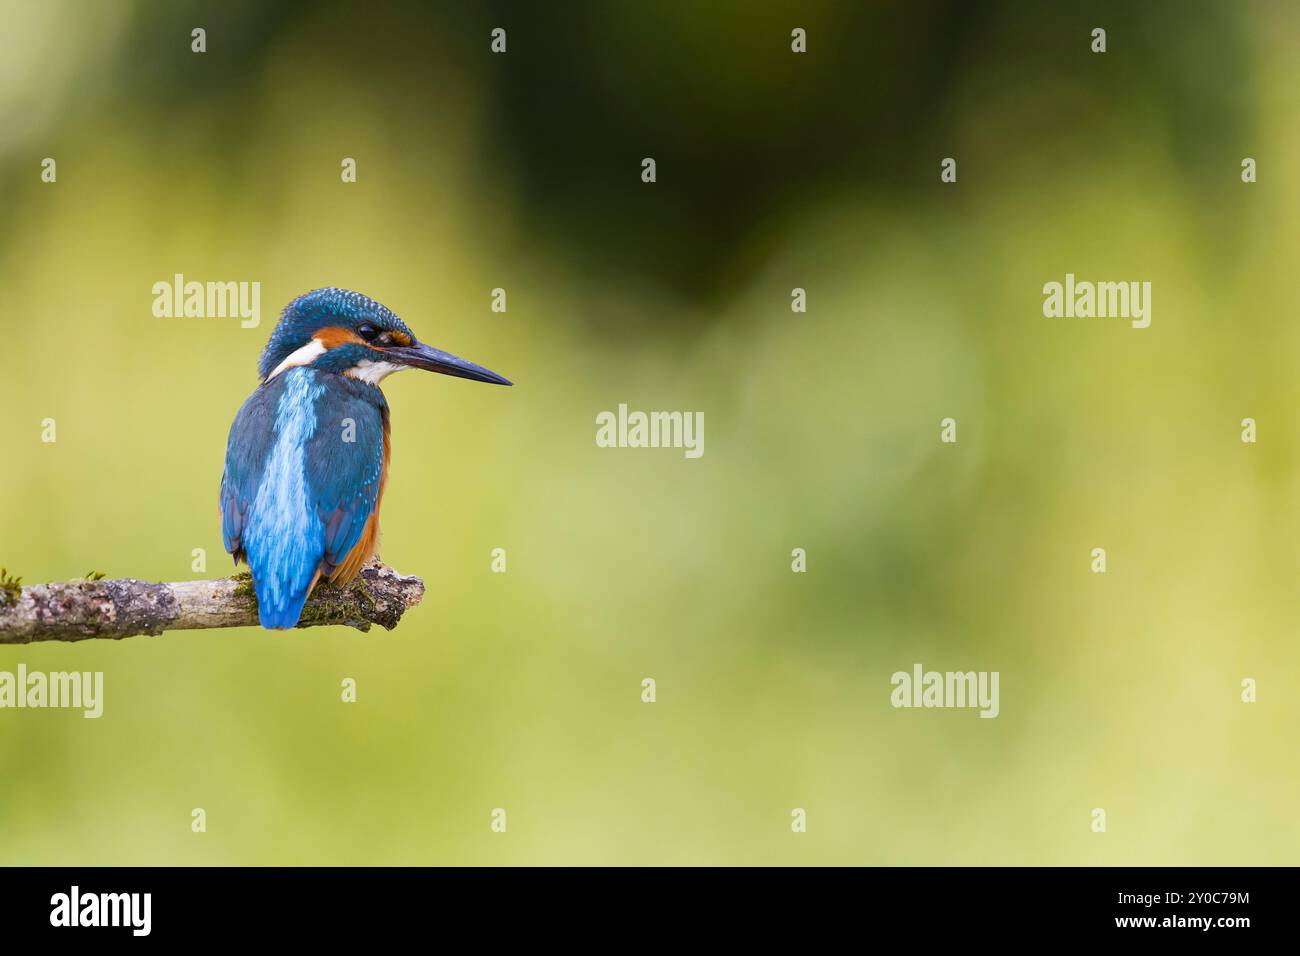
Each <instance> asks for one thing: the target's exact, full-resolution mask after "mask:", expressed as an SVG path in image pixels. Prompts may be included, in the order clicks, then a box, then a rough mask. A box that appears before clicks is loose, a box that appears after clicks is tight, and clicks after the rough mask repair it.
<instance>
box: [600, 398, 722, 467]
mask: <svg viewBox="0 0 1300 956" xmlns="http://www.w3.org/2000/svg"><path fill="white" fill-rule="evenodd" d="M596 445H597V446H598V447H600V448H682V449H685V452H684V453H685V455H686V457H687V458H699V457H700V456H701V455H703V454H704V413H703V412H636V411H633V412H629V411H628V410H627V405H626V404H621V405H619V406H618V412H617V413H615V412H608V411H606V412H600V413H599V414H597V415H596Z"/></svg>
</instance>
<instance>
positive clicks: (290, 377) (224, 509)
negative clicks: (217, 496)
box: [221, 289, 400, 628]
mask: <svg viewBox="0 0 1300 956" xmlns="http://www.w3.org/2000/svg"><path fill="white" fill-rule="evenodd" d="M313 297H319V299H320V301H316V302H313V304H311V305H310V306H309V307H308V308H305V309H304V310H302V311H300V312H299V313H296V315H297V317H296V318H294V319H293V321H320V322H321V325H319V326H317V327H323V326H325V325H330V324H333V322H336V321H337V319H334V320H330V319H328V318H325V317H326V316H327V315H329V314H330V310H331V309H333V310H337V309H341V308H363V307H364V308H378V309H383V307H382V306H378V305H377V304H376V303H373V302H371V300H369V299H366V298H365V296H360V295H357V294H356V293H347V292H342V291H341V290H335V289H327V290H321V291H320V292H316V293H308V294H307V295H305V296H302V297H301V298H300V299H298V300H295V302H297V303H302V302H304V300H308V299H312V298H313ZM361 303H366V304H368V305H364V306H363V305H362V304H361ZM292 308H293V306H292V305H291V306H290V309H292ZM290 309H286V310H285V317H283V318H281V320H280V325H279V326H278V327H277V329H276V332H275V335H273V336H272V338H271V344H268V346H267V351H266V353H265V354H264V355H263V357H262V366H263V369H264V372H263V374H266V372H267V371H269V370H270V369H273V368H275V366H276V365H278V364H279V362H280V361H282V360H283V356H281V357H279V358H275V357H274V354H275V353H274V352H273V347H274V343H275V342H276V338H277V336H280V334H281V332H282V330H283V328H284V325H285V321H286V318H288V317H289V314H290ZM384 311H385V312H387V310H386V309H385V310H384ZM335 314H337V313H335ZM389 315H391V313H389ZM307 316H315V317H316V318H315V319H309V318H307ZM392 319H396V316H392ZM390 321H391V320H390ZM397 321H399V322H400V320H397ZM394 327H395V326H394ZM307 334H308V335H310V333H307ZM300 344H301V341H298V342H296V343H295V344H293V345H292V346H290V347H289V348H288V351H285V352H284V354H285V355H287V354H289V353H290V352H292V351H293V349H294V348H297V347H298V345H300ZM268 361H269V362H270V363H271V364H270V366H269V368H268V367H267V363H268ZM387 417H388V404H387V402H386V401H385V400H384V396H383V393H382V392H380V391H379V389H378V388H375V387H374V386H371V385H367V384H365V383H363V382H358V381H354V380H353V379H349V378H345V377H343V376H340V375H332V374H329V373H326V372H320V371H317V370H314V369H312V368H307V367H294V368H290V369H287V370H286V371H284V372H282V373H281V374H279V375H277V376H276V377H275V378H273V379H271V380H270V381H269V382H265V383H264V384H263V385H262V386H261V387H259V388H258V389H257V391H255V392H254V393H253V394H252V395H251V396H250V397H249V398H248V400H247V401H246V402H245V403H244V405H243V407H242V408H240V410H239V413H238V414H237V415H236V416H235V421H234V423H233V424H232V425H231V429H230V441H229V445H228V447H227V451H226V468H225V473H224V474H223V476H222V479H221V513H222V535H223V537H224V539H225V545H226V550H227V551H229V552H231V553H232V554H233V555H235V559H236V561H238V560H239V558H240V557H241V556H243V557H246V558H247V561H248V565H249V568H250V569H251V570H252V572H253V584H254V588H255V590H256V593H257V602H258V613H259V615H260V619H261V623H262V626H263V627H268V628H287V627H293V626H294V625H295V624H297V623H298V619H299V617H300V616H301V614H302V608H303V604H304V603H305V602H306V600H307V594H308V592H309V591H310V589H311V586H312V584H313V583H314V581H315V579H316V576H317V574H318V573H320V574H322V575H325V576H328V575H329V574H331V573H332V572H333V571H334V569H335V567H336V566H337V565H339V564H340V563H341V562H342V561H343V560H344V558H346V557H347V555H348V553H349V552H350V551H351V550H352V549H353V548H355V547H356V546H357V544H358V542H359V541H360V540H361V536H362V534H363V533H364V531H365V528H366V522H367V521H368V520H369V518H370V516H371V514H372V513H373V512H374V510H375V509H376V507H377V505H378V497H379V490H380V485H381V483H382V480H383V467H384V465H383V454H384V428H385V424H386V422H387Z"/></svg>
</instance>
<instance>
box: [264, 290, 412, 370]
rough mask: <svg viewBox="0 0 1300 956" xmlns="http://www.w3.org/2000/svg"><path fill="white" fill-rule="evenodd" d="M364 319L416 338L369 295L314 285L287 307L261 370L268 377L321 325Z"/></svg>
mask: <svg viewBox="0 0 1300 956" xmlns="http://www.w3.org/2000/svg"><path fill="white" fill-rule="evenodd" d="M363 322H370V323H373V324H374V325H375V326H377V327H379V328H381V329H394V330H396V331H399V332H405V333H406V334H407V335H410V336H411V337H412V338H414V335H413V334H412V333H411V330H410V329H409V328H408V327H407V325H406V323H405V322H403V321H402V320H401V319H400V318H398V317H397V314H396V313H394V312H393V311H392V310H391V309H389V308H388V307H387V306H384V305H381V304H380V303H378V302H376V301H375V300H374V299H372V298H370V296H368V295H362V294H361V293H360V292H352V291H350V290H348V289H333V288H331V289H313V290H312V291H311V292H305V293H303V294H302V295H300V296H298V298H296V299H294V300H293V301H292V302H290V303H289V304H288V305H286V306H285V307H284V311H283V312H281V313H280V319H279V321H278V322H276V324H275V330H274V331H272V332H271V337H270V338H269V339H268V340H267V342H266V348H265V349H263V350H262V358H261V360H260V361H259V362H258V365H257V373H258V375H259V376H260V377H261V378H266V377H267V376H268V375H270V374H271V372H272V371H273V370H274V369H275V367H276V366H278V365H279V364H280V363H281V362H283V361H284V360H285V358H286V357H287V356H289V355H291V354H293V351H294V350H295V349H297V348H298V347H299V346H301V345H302V344H303V343H304V342H306V341H308V340H309V339H310V338H311V336H312V333H314V332H316V331H317V330H319V329H323V328H326V327H328V326H331V325H347V326H356V325H360V324H361V323H363Z"/></svg>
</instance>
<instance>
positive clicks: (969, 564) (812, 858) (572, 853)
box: [0, 0, 1300, 864]
mask: <svg viewBox="0 0 1300 956" xmlns="http://www.w3.org/2000/svg"><path fill="white" fill-rule="evenodd" d="M0 25H2V27H0V210H3V215H2V216H0V291H2V292H3V298H2V299H0V303H2V304H0V325H2V327H3V331H4V358H5V362H4V374H3V376H0V397H2V398H3V407H4V414H3V415H2V416H0V460H2V462H3V464H2V465H0V501H2V502H3V505H4V506H3V507H0V564H2V565H4V566H5V567H7V568H9V569H10V570H11V571H13V572H16V573H19V574H21V575H22V576H23V578H24V579H25V581H27V582H28V583H32V582H38V581H46V580H62V579H69V578H75V577H78V576H80V575H82V574H84V573H86V572H87V571H89V570H91V569H97V570H102V571H104V572H106V573H107V574H108V575H109V576H110V577H122V576H132V577H139V578H146V579H155V580H178V579H185V578H202V577H213V576H219V575H223V574H226V573H228V570H227V569H228V565H227V564H226V560H227V559H226V556H225V555H224V552H223V551H222V547H221V537H220V528H219V521H218V516H217V504H216V500H217V487H218V482H219V479H220V474H221V468H222V459H223V454H224V448H225V441H226V434H227V429H228V427H229V423H230V420H231V418H232V417H233V415H234V413H235V411H236V409H237V408H238V407H239V405H240V403H241V402H242V401H243V400H244V398H245V397H246V396H247V394H248V393H249V392H250V391H251V390H252V389H253V388H254V386H255V385H256V376H255V368H256V360H257V356H258V354H259V352H260V350H261V348H262V345H263V343H264V341H265V338H266V336H267V335H268V334H269V332H270V329H271V325H272V323H273V321H274V318H275V315H276V314H277V313H278V310H279V309H280V308H281V307H282V306H283V304H284V303H286V302H287V301H289V300H290V299H291V298H292V297H294V296H295V295H297V294H299V293H301V292H304V291H306V290H309V289H313V288H317V287H320V286H326V285H337V286H343V287H348V288H353V289H357V290H359V291H362V292H365V293H367V294H370V295H372V296H374V297H375V298H377V299H378V300H379V301H381V302H383V303H384V304H386V305H388V306H390V307H391V308H393V309H394V310H395V311H396V312H398V314H400V315H401V316H402V317H403V318H404V319H405V320H406V321H407V322H408V323H409V324H410V325H411V326H412V327H413V328H414V329H415V331H416V332H417V334H419V335H420V337H421V338H422V339H424V340H426V341H429V342H431V343H433V344H435V345H438V346H440V347H443V348H446V349H449V350H451V351H453V352H455V353H456V354H459V355H463V356H465V357H467V358H469V359H471V360H473V361H476V362H481V363H483V364H485V365H487V366H488V367H490V368H492V369H495V370H497V371H499V372H501V373H503V374H505V375H507V376H508V377H510V378H512V379H513V380H514V381H515V382H516V383H517V385H516V387H515V388H513V389H492V388H487V387H482V386H475V385H471V384H469V383H465V382H460V381H456V380H452V379H445V378H435V377H433V376H422V375H418V374H416V373H411V374H409V375H405V376H398V377H396V378H393V379H390V380H389V381H388V382H387V383H386V386H385V390H386V392H387V395H388V398H389V402H390V404H391V406H392V408H393V447H394V455H393V466H392V472H391V475H390V480H389V483H388V490H387V494H386V498H385V506H384V521H383V526H384V537H383V543H382V554H383V557H384V559H385V560H386V561H388V562H389V563H391V564H392V565H394V566H395V567H397V568H398V569H400V570H401V571H403V572H406V573H417V574H420V575H423V576H424V578H425V580H426V581H427V583H428V586H429V591H428V595H427V597H426V600H425V602H424V604H423V605H422V606H421V607H420V608H418V609H416V610H415V611H413V612H412V613H411V614H410V615H409V616H408V617H407V618H406V619H405V620H404V621H403V623H402V624H401V626H400V627H399V628H398V629H397V630H396V631H394V632H392V633H385V632H382V631H376V632H372V633H371V634H368V635H363V634H360V633H357V632H354V631H350V630H346V629H338V628H329V629H315V630H307V631H300V632H293V633H289V634H279V633H275V634H268V633H265V632H262V631H260V630H257V629H245V630H238V631H225V632H215V631H208V632H174V633H169V634H167V635H164V636H161V637H157V638H135V639H131V640H126V641H122V642H87V643H83V644H79V645H45V646H40V645H33V646H29V647H9V646H6V647H0V669H7V670H13V669H15V668H16V666H17V664H18V663H19V662H24V663H26V665H27V666H28V667H29V668H31V669H45V670H65V669H77V670H102V671H104V673H105V678H104V680H105V713H104V716H103V717H102V718H101V719H99V720H86V719H83V718H82V717H81V715H80V713H78V712H67V711H54V710H46V711H31V710H27V711H13V710H7V711H0V863H3V864H147V863H174V864H424V863H430V864H466V863H468V864H704V863H731V864H765V863H777V864H800V863H819V864H920V863H941V864H977V863H981V864H989V863H991V864H1072V863H1084V864H1230V863H1232V864H1282V863H1294V862H1295V860H1296V854H1297V849H1300V836H1297V830H1296V825H1295V819H1294V814H1295V808H1296V807H1297V806H1300V767H1298V766H1297V762H1296V756H1295V754H1296V743H1295V742H1296V729H1297V726H1300V724H1298V719H1300V705H1298V704H1297V697H1296V695H1295V686H1296V680H1297V675H1298V673H1300V671H1298V668H1297V665H1298V664H1300V659H1298V658H1300V654H1298V653H1297V640H1296V630H1297V628H1296V621H1297V620H1298V619H1300V595H1298V594H1297V589H1296V586H1295V582H1296V580H1297V571H1298V570H1300V568H1298V567H1297V564H1298V562H1297V548H1296V542H1297V540H1300V497H1297V495H1296V481H1295V475H1296V471H1297V468H1298V467H1300V453H1298V449H1300V421H1297V419H1296V416H1295V415H1294V409H1296V408H1297V407H1298V406H1300V385H1298V384H1297V379H1296V376H1295V374H1294V372H1293V367H1294V364H1295V362H1294V357H1295V356H1296V355H1297V354H1300V328H1298V327H1297V323H1296V322H1295V321H1294V319H1295V309H1296V303H1297V296H1296V292H1295V281H1296V280H1295V263H1296V262H1297V252H1300V248H1298V246H1300V238H1297V232H1296V229H1295V222H1296V220H1297V218H1298V217H1300V194H1298V193H1297V178H1296V176H1295V175H1294V172H1295V158H1296V157H1297V156H1298V155H1300V127H1298V125H1297V123H1296V117H1297V116H1300V94H1298V93H1297V91H1298V90H1300V55H1298V54H1300V50H1298V49H1297V47H1298V45H1300V44H1298V43H1297V37H1298V36H1300V32H1298V29H1300V10H1297V9H1296V7H1295V5H1294V4H1287V3H1281V2H1279V3H1263V2H1260V3H1240V4H1235V3H1226V2H1225V3H1208V2H1199V3H1184V2H1172V0H1170V2H1152V3H1143V4H1130V3H1121V2H1113V3H1107V2H1096V3H1089V4H1072V5H1064V4H1033V3H1028V2H1025V3H978V2H957V0H953V2H950V3H917V4H912V3H901V2H900V3H885V2H878V3H861V2H860V3H847V2H844V3H840V2H825V3H816V4H809V3H797V4H796V3H788V4H784V3H753V2H740V0H730V2H711V3H708V4H703V3H686V2H672V3H669V2H662V0H660V2H636V3H633V2H595V0H593V2H582V3H579V2H559V3H546V4H542V3H521V4H517V5H516V4H500V3H496V4H486V3H484V4H480V3H468V2H466V3H454V4H453V3H446V4H434V5H426V4H416V3H411V4H398V3H384V2H378V3H367V4H351V3H342V2H338V3H310V4H309V3H300V4H295V3H287V2H286V3H278V4H274V5H272V4H262V3H254V2H235V3H231V2H227V3H220V4H217V3H212V4H206V5H205V4H196V3H185V2H161V0H159V2H148V3H143V2H142V3H134V4H132V3H113V4H100V3H90V2H46V3H41V4H35V3H18V2H9V0H4V2H0ZM196 26H201V27H204V28H205V29H206V30H207V45H208V52H207V53H206V54H203V55H196V54H194V53H191V52H190V30H191V29H192V28H193V27H196ZM496 26H501V27H504V28H505V29H506V30H507V31H508V34H507V35H508V53H507V54H506V55H504V56H496V55H492V54H491V53H490V52H489V31H490V30H491V29H492V28H493V27H496ZM1096 26H1102V27H1105V28H1106V29H1107V31H1108V46H1109V52H1107V53H1106V54H1105V55H1094V54H1092V53H1091V52H1090V51H1089V34H1090V31H1091V30H1092V28H1093V27H1096ZM794 27H803V28H804V29H806V30H807V32H808V47H809V52H808V53H807V54H805V55H802V56H797V55H794V54H792V53H791V52H790V45H789V44H790V31H791V29H792V28H794ZM645 156H653V157H655V159H656V160H657V163H658V182H657V183H655V184H653V185H646V184H643V183H642V182H641V181H640V161H641V159H642V157H645ZM946 156H953V157H956V158H957V159H958V163H959V169H958V172H959V180H958V182H957V183H956V184H953V185H943V184H941V183H940V182H939V162H940V160H941V159H942V158H943V157H946ZM1246 156H1250V157H1254V158H1255V159H1257V160H1258V162H1259V182H1258V183H1256V184H1253V185H1246V184H1243V183H1242V182H1241V179H1240V164H1241V160H1242V158H1243V157H1246ZM45 157H53V158H55V159H56V160H57V163H58V181H57V183H55V184H47V183H42V182H41V180H40V163H41V160H42V159H43V158H45ZM343 157H353V158H355V159H356V160H357V164H358V182H357V183H355V184H352V185H344V184H342V183H341V182H340V177H339V172H340V161H341V160H342V158H343ZM177 272H181V273H184V274H185V276H186V278H187V279H194V280H198V281H208V280H214V281H260V282H261V283H262V312H263V315H262V325H261V327H259V328H257V329H242V328H240V327H239V323H238V321H237V320H234V319H184V318H178V319H155V318H154V317H153V316H152V314H151V305H152V293H151V287H152V285H153V283H155V282H158V281H169V280H170V278H171V276H172V275H173V274H174V273H177ZM1066 272H1073V273H1075V274H1076V275H1077V276H1079V278H1080V279H1094V280H1101V279H1107V280H1145V281H1150V282H1151V283H1152V286H1153V293H1152V295H1153V313H1152V315H1153V321H1152V325H1151V327H1150V328H1149V329H1146V330H1135V329H1131V328H1129V326H1128V323H1127V322H1126V321H1123V320H1052V319H1047V318H1044V317H1043V315H1042V292H1041V290H1042V286H1043V284H1044V283H1045V282H1048V281H1053V280H1055V281H1061V280H1062V279H1063V277H1064V275H1065V273H1066ZM796 286H798V287H803V288H806V289H807V290H808V312H807V313H806V314H793V313H792V312H791V310H790V290H791V289H792V288H794V287H796ZM495 287H503V288H505V289H506V290H507V294H508V305H509V311H508V312H506V313H504V314H500V313H494V312H492V311H490V309H489V304H490V291H491V290H492V289H493V288H495ZM620 402H626V403H628V404H629V405H630V406H631V407H632V408H634V409H644V410H652V409H688V410H699V411H703V412H704V413H705V419H706V430H705V439H706V445H705V454H704V456H703V457H702V458H700V459H698V460H687V459H685V458H684V457H683V456H682V454H681V453H680V452H677V451H650V450H645V451H632V450H602V449H599V448H597V447H596V445H595V442H594V435H595V415H596V413H597V412H599V411H601V410H605V409H614V408H616V407H617V405H618V404H619V403H620ZM948 416H951V417H953V418H955V419H957V421H958V427H959V442H958V443H957V444H956V445H943V444H940V442H939V422H940V419H942V418H944V417H948ZM1247 416H1250V417H1254V418H1255V419H1257V421H1258V423H1259V436H1260V439H1259V442H1258V444H1255V445H1248V444H1243V443H1242V442H1241V440H1240V421H1241V419H1242V418H1244V417H1247ZM45 418H54V419H55V420H56V421H57V428H58V433H57V434H58V440H57V442H56V443H54V444H45V443H42V442H41V440H40V435H41V421H42V419H45ZM497 547H501V548H505V549H506V552H507V555H508V568H509V570H508V572H507V573H506V574H493V573H491V570H490V552H491V550H492V549H493V548H497ZM795 547H803V548H806V549H807V553H808V572H807V573H806V574H793V573H791V570H790V552H791V549H792V548H795ZM1094 547H1104V548H1106V549H1107V552H1108V558H1109V571H1108V573H1107V574H1105V575H1094V574H1092V573H1090V571H1089V562H1090V551H1091V549H1092V548H1094ZM194 548H204V549H206V552H207V556H208V572H207V573H206V574H200V573H195V572H193V571H192V570H191V551H192V549H194ZM917 661H919V662H922V663H923V664H924V665H925V666H926V667H927V668H933V669H938V670H967V669H974V670H997V671H1000V672H1001V675H1002V676H1001V715H1000V716H999V717H998V718H997V719H996V720H981V719H978V718H977V717H976V715H975V713H974V712H973V711H957V710H950V711H942V710H931V711H917V710H895V709H893V708H891V707H890V704H889V692H890V684H889V678H890V675H891V674H892V673H893V672H894V671H896V670H910V668H911V666H912V664H913V663H914V662H917ZM345 677H353V678H355V679H356V680H357V682H358V695H359V699H358V702H357V703H355V704H350V705H349V704H343V703H341V702H340V699H339V698H340V689H339V688H340V681H341V680H342V679H343V678H345ZM645 677H653V678H655V679H656V680H657V682H658V701H657V703H654V704H653V705H651V704H644V703H642V702H641V697H640V693H641V680H642V679H643V678H645ZM1245 677H1253V678H1255V679H1256V680H1257V681H1258V684H1259V702H1258V703H1256V704H1253V705H1248V704H1243V703H1241V702H1240V699H1239V695H1240V682H1241V680H1242V679H1243V678H1245ZM194 807H202V808H204V809H205V810H206V812H207V816H208V832H207V833H204V834H195V833H192V832H191V829H190V811H191V809H192V808H194ZM496 807H503V808H506V809H507V811H508V813H509V829H508V831H507V832H506V833H505V834H494V833H492V832H491V830H490V826H489V824H490V814H491V812H492V810H493V808H496ZM794 807H803V808H805V809H806V810H807V812H808V832H807V833H805V834H794V833H792V832H791V829H790V811H791V808H794ZM1094 807H1103V808H1105V809H1106V811H1107V813H1108V832H1107V833H1105V834H1094V833H1092V832H1091V831H1090V827H1089V824H1090V817H1089V814H1090V811H1091V810H1092V808H1094Z"/></svg>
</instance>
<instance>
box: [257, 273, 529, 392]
mask: <svg viewBox="0 0 1300 956" xmlns="http://www.w3.org/2000/svg"><path fill="white" fill-rule="evenodd" d="M299 365H306V366H310V367H311V368H313V369H316V370H317V371H321V372H331V373H334V374H336V375H346V376H349V377H351V378H356V379H359V380H361V381H363V382H369V383H370V384H372V385H378V384H379V382H380V381H382V380H383V379H384V378H385V377H386V376H388V375H390V374H392V373H393V372H399V371H401V370H402V369H405V368H422V369H427V370H428V371H430V372H441V373H442V374H443V375H455V376H456V377H458V378H468V379H472V380H473V381H475V382H490V383H492V384H493V385H509V384H510V382H509V381H507V380H506V379H504V378H502V377H501V376H500V375H498V374H497V373H496V372H490V371H488V370H487V369H485V368H482V367H480V366H478V365H475V364H474V363H473V362H467V361H465V360H464V359H462V358H457V357H456V356H454V355H451V354H450V353H448V352H444V351H442V350H441V349H435V348H433V347H432V346H430V345H425V344H424V343H422V342H419V341H417V340H416V338H415V333H413V332H412V331H411V330H410V329H409V328H408V327H407V325H406V323H405V322H403V321H402V320H401V319H399V318H398V317H397V316H396V315H394V314H393V313H392V312H391V311H390V310H388V309H386V308H384V306H382V305H380V304H379V303H378V302H376V301H375V300H374V299H371V298H369V297H368V296H364V295H362V294H361V293H359V292H349V291H348V290H347V289H317V290H316V291H314V292H308V293H306V294H305V295H300V296H298V298H296V299H294V300H293V301H292V302H290V303H289V304H288V305H287V306H285V308H284V312H282V313H281V314H280V321H279V322H277V323H276V325H275V331H274V332H272V333H271V338H270V339H269V340H268V341H267V343H266V348H265V349H264V350H263V352H262V359H261V362H260V363H259V364H258V373H259V374H260V375H261V376H262V379H263V381H265V380H267V379H271V378H274V377H275V376H276V375H279V374H280V373H281V372H283V371H284V370H285V369H288V368H293V367H295V366H299Z"/></svg>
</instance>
